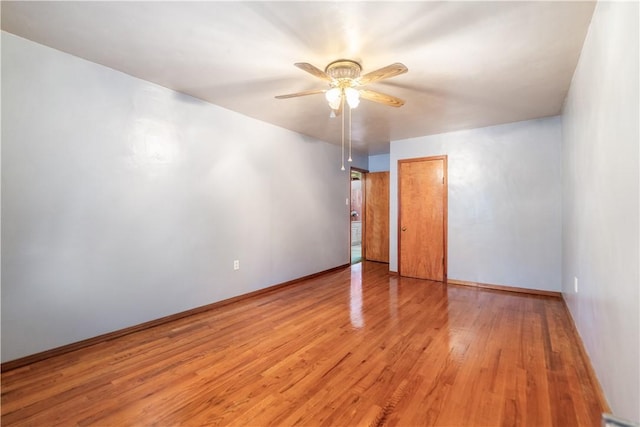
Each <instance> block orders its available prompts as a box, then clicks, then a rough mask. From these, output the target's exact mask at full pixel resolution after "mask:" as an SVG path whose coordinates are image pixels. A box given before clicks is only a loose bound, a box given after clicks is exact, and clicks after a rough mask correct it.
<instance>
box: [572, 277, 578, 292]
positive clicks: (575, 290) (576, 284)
mask: <svg viewBox="0 0 640 427" xmlns="http://www.w3.org/2000/svg"><path fill="white" fill-rule="evenodd" d="M573 291H574V292H575V293H576V294H577V293H578V278H577V277H574V278H573Z"/></svg>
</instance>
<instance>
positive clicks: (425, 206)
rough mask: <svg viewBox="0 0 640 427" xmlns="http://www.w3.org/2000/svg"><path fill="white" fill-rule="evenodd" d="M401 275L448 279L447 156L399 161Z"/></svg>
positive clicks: (399, 259)
mask: <svg viewBox="0 0 640 427" xmlns="http://www.w3.org/2000/svg"><path fill="white" fill-rule="evenodd" d="M398 200H399V216H398V218H399V221H398V228H399V230H398V264H399V272H400V275H401V276H407V277H416V278H419V279H429V280H437V281H444V280H446V210H447V206H446V202H447V184H446V156H439V157H429V158H425V159H411V160H400V161H399V162H398Z"/></svg>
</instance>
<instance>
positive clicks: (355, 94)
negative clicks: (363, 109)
mask: <svg viewBox="0 0 640 427" xmlns="http://www.w3.org/2000/svg"><path fill="white" fill-rule="evenodd" d="M344 94H345V96H346V98H347V104H349V107H350V108H357V107H358V105H360V91H358V90H357V89H354V88H352V87H348V88H346V89H345V90H344Z"/></svg>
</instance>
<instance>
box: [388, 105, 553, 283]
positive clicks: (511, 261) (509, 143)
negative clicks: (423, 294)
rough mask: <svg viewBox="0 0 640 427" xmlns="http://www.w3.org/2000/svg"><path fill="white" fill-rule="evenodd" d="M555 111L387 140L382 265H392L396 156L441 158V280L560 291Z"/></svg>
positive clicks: (395, 262)
mask: <svg viewBox="0 0 640 427" xmlns="http://www.w3.org/2000/svg"><path fill="white" fill-rule="evenodd" d="M560 145H561V124H560V118H559V117H552V118H546V119H538V120H529V121H524V122H517V123H511V124H507V125H500V126H491V127H486V128H481V129H473V130H465V131H459V132H451V133H445V134H440V135H432V136H426V137H420V138H412V139H406V140H402V141H393V142H392V143H391V153H390V154H391V162H390V163H391V164H390V169H391V170H390V185H391V187H390V197H391V198H390V233H389V234H390V245H389V247H390V270H391V271H397V267H398V253H397V252H398V251H397V238H398V236H397V215H398V212H397V187H398V184H397V169H398V160H400V159H408V158H416V157H427V156H435V155H441V154H446V155H447V156H448V183H449V191H448V206H449V216H448V221H449V224H448V278H449V279H457V280H466V281H473V282H480V283H489V284H494V285H506V286H516V287H522V288H529V289H540V290H549V291H560V277H561V269H560V259H561V250H560V244H561V231H560V227H561V161H560V155H561V146H560Z"/></svg>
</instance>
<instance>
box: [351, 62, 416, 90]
mask: <svg viewBox="0 0 640 427" xmlns="http://www.w3.org/2000/svg"><path fill="white" fill-rule="evenodd" d="M407 71H409V69H408V68H407V67H406V66H405V65H404V64H401V63H399V62H396V63H395V64H391V65H387V66H386V67H382V68H380V69H378V70H375V71H371V72H370V73H367V74H365V75H364V76H362V77H360V78H359V79H358V82H359V83H360V84H361V85H366V84H369V83H373V82H377V81H378V80H382V79H388V78H389V77H395V76H398V75H400V74H404V73H406V72H407Z"/></svg>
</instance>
